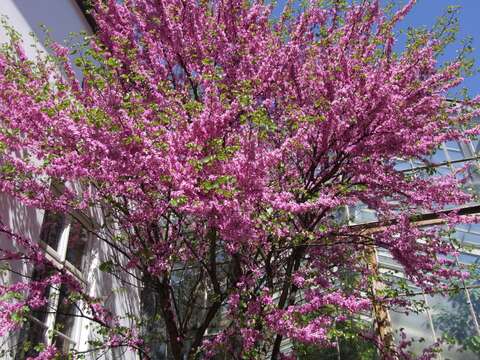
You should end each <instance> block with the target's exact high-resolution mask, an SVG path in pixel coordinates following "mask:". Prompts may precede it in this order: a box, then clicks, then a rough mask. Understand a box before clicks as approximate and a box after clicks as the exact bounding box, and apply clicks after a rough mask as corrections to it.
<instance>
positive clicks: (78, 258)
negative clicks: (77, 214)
mask: <svg viewBox="0 0 480 360" xmlns="http://www.w3.org/2000/svg"><path fill="white" fill-rule="evenodd" d="M87 235H88V234H87V230H86V229H85V227H84V226H83V225H82V224H81V223H80V222H79V221H77V220H75V219H73V220H72V223H71V225H70V232H69V235H68V245H67V255H66V259H67V261H68V262H70V263H71V264H72V265H73V266H75V267H76V268H77V269H79V270H82V268H83V266H82V265H83V260H84V258H85V250H86V247H87V239H88V236H87Z"/></svg>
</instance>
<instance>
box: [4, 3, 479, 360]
mask: <svg viewBox="0 0 480 360" xmlns="http://www.w3.org/2000/svg"><path fill="white" fill-rule="evenodd" d="M413 4H414V1H409V2H408V4H407V5H406V6H405V7H404V8H402V9H401V10H399V11H398V12H396V13H395V12H394V13H391V14H390V13H389V14H387V13H385V12H384V11H383V10H382V9H381V8H380V6H379V3H378V1H374V0H372V1H361V2H359V3H358V4H357V3H354V4H347V2H343V1H332V2H331V3H328V4H327V3H325V4H321V3H318V2H316V1H312V2H307V3H306V4H303V5H301V6H300V5H294V6H290V5H288V6H286V7H285V9H284V11H283V12H282V13H281V14H280V15H278V16H275V15H274V14H273V10H274V5H273V4H266V3H264V2H263V1H240V0H225V1H216V0H213V1H208V0H206V1H204V0H202V1H194V0H166V1H158V0H125V1H123V2H117V1H115V0H108V1H107V0H106V1H100V0H99V1H93V2H92V15H93V17H94V19H95V22H96V24H97V27H98V28H97V30H96V34H95V35H94V36H92V37H89V38H87V41H86V43H85V44H84V46H83V47H80V48H79V49H77V50H74V51H72V52H71V53H69V50H67V49H66V48H64V47H62V46H60V45H58V44H55V43H52V44H50V50H51V53H50V54H49V55H48V56H39V57H38V58H37V59H36V60H29V59H28V58H27V57H26V56H25V54H24V50H23V49H22V44H21V41H20V39H19V38H18V36H16V35H15V33H14V32H11V35H12V37H11V43H10V44H9V45H5V46H4V47H3V48H2V50H1V51H0V118H1V129H0V151H1V173H0V189H1V191H2V192H4V193H6V194H8V195H9V196H12V197H14V198H15V199H17V200H18V201H20V202H21V203H23V204H25V205H27V206H29V207H34V208H38V209H45V211H46V212H48V213H50V214H69V215H70V216H73V217H78V218H79V219H82V221H81V222H82V224H83V226H84V227H85V228H86V229H87V230H88V231H89V232H90V233H91V235H92V237H93V241H95V242H102V243H104V244H105V246H107V247H108V248H109V253H110V254H112V255H111V258H109V259H108V260H107V261H105V262H103V263H102V264H101V265H100V269H101V270H102V271H104V272H107V273H109V274H110V275H111V276H113V277H116V278H118V279H121V280H122V281H123V282H124V284H125V287H126V288H127V289H128V290H129V291H132V292H136V293H137V294H139V298H140V299H141V302H142V305H141V309H140V310H139V311H137V312H132V313H126V314H117V313H112V312H109V311H108V307H106V306H104V305H105V299H99V298H92V297H90V296H89V295H88V284H87V285H84V284H82V283H79V282H77V281H76V280H75V279H74V278H73V277H72V276H71V275H69V273H68V272H67V271H66V270H65V268H64V267H59V266H57V265H56V264H54V263H52V262H51V261H50V260H49V259H48V258H47V257H46V256H45V255H43V252H42V251H41V250H40V248H39V246H38V245H37V239H28V238H27V237H25V236H22V235H21V234H18V233H16V231H15V229H9V228H8V227H7V226H5V225H3V226H2V228H1V231H2V232H3V234H4V236H5V237H7V238H8V239H10V244H14V245H15V247H14V250H2V251H1V258H2V260H4V261H9V262H10V263H14V262H25V263H27V264H29V265H30V266H31V268H34V269H35V270H33V271H34V276H32V275H29V276H28V277H26V280H25V279H24V280H22V281H20V282H18V283H15V284H8V285H5V286H2V287H1V288H0V294H1V299H0V304H1V306H0V315H1V319H2V328H1V329H0V333H2V334H5V333H7V332H10V331H14V330H18V329H20V328H22V327H23V326H25V324H26V323H27V322H28V320H27V319H28V317H29V316H30V314H31V313H33V312H35V311H41V309H42V307H44V306H45V304H46V302H47V299H46V289H47V288H48V287H62V288H63V289H64V291H67V292H68V294H69V296H68V297H66V300H65V301H67V302H68V301H70V302H75V303H76V304H77V307H78V308H79V312H78V311H77V312H76V313H75V314H64V315H72V316H73V315H75V316H84V317H87V318H88V319H90V320H91V321H92V322H94V323H96V325H97V329H98V339H97V340H95V341H93V342H92V348H94V347H95V348H102V349H108V348H123V347H128V348H131V349H134V350H135V351H137V352H138V354H139V356H140V357H141V358H142V359H153V358H155V356H156V355H155V351H156V350H155V349H156V348H158V346H160V344H163V343H165V344H167V347H168V350H169V351H168V352H169V354H170V356H171V357H172V358H173V359H185V358H187V359H199V358H212V357H215V356H224V357H225V358H232V359H253V358H271V359H280V358H282V357H285V356H292V357H295V356H296V355H295V353H294V352H292V353H289V354H282V351H281V345H282V344H288V343H290V344H293V347H292V349H299V348H300V347H301V346H315V347H317V348H328V347H332V346H335V344H336V343H338V342H341V341H343V340H344V339H345V338H347V337H349V336H350V337H351V336H352V331H353V332H354V334H355V336H358V337H361V338H364V339H365V340H368V341H371V342H372V344H373V345H374V346H375V348H377V350H376V352H377V353H378V354H379V356H380V357H383V358H399V357H402V356H406V355H404V353H403V350H402V348H401V347H400V348H398V349H397V348H396V347H395V345H394V340H393V334H392V333H391V331H389V330H388V326H386V325H388V324H387V323H388V316H387V311H388V309H389V308H390V307H391V306H397V305H406V304H408V302H409V301H408V298H406V297H402V296H401V292H400V290H398V291H397V290H394V288H393V285H392V287H391V288H390V287H389V283H388V281H387V279H382V277H381V276H382V275H381V274H380V272H379V271H378V266H377V264H376V262H375V249H378V248H381V249H385V250H387V251H389V252H390V253H391V254H392V256H393V258H394V259H395V260H396V261H397V262H398V263H399V264H400V265H401V266H402V267H403V270H404V274H405V278H406V280H408V281H409V282H410V283H411V284H413V285H415V286H417V287H419V288H420V289H422V291H424V292H425V293H430V292H439V291H440V292H441V291H446V290H447V289H449V288H450V286H451V285H452V283H455V282H456V281H462V279H463V278H464V277H465V276H466V274H465V273H464V272H463V271H462V269H461V268H458V267H457V266H456V263H455V260H454V259H455V254H456V251H457V249H456V248H455V247H454V246H453V245H452V243H451V242H449V241H447V240H446V237H445V236H444V235H445V229H446V228H447V229H448V228H449V227H450V226H452V225H453V224H455V223H456V222H458V221H463V222H468V221H473V220H474V219H470V218H468V217H465V216H462V215H461V214H459V213H458V212H455V211H453V212H444V213H442V215H441V218H442V221H443V222H444V224H445V226H444V227H441V228H431V227H430V228H423V227H420V226H417V223H416V219H418V216H421V215H419V214H422V213H438V212H439V211H441V210H444V209H445V207H446V206H460V205H463V204H466V203H467V202H470V201H472V196H471V195H469V194H468V193H466V192H465V187H464V186H463V180H462V181H461V180H458V178H459V177H455V176H453V175H448V176H441V175H435V174H434V175H433V176H431V177H428V178H426V177H422V176H414V175H412V174H411V173H405V172H400V171H398V170H397V169H396V164H397V159H412V158H415V159H418V160H419V161H424V162H425V163H426V164H430V163H429V161H428V159H429V156H430V155H431V154H432V153H433V152H434V151H435V150H436V149H437V148H438V146H439V145H440V144H441V143H442V142H444V141H449V140H461V139H464V138H467V137H469V136H472V135H474V134H476V133H477V129H476V128H475V127H472V126H471V125H470V124H471V122H470V120H471V118H472V117H473V116H474V115H475V114H476V110H475V107H476V105H477V102H476V101H475V100H473V101H470V102H468V103H465V104H464V106H462V107H458V106H452V105H451V103H449V102H447V101H446V94H447V91H448V90H449V89H450V88H452V87H454V86H456V85H458V84H459V83H460V82H461V78H460V69H461V63H460V62H455V61H453V62H451V63H449V64H447V65H444V66H441V67H440V66H438V65H437V63H436V54H437V52H438V51H439V48H440V47H441V45H442V44H441V43H440V42H439V41H438V40H437V39H435V37H434V36H433V35H432V34H431V33H428V32H425V33H420V34H417V36H416V37H415V38H414V40H413V41H410V42H409V43H408V46H407V47H406V48H405V50H404V51H401V52H399V51H398V50H396V48H395V33H394V27H395V26H396V24H397V23H398V22H399V21H401V20H402V18H403V17H404V16H405V15H406V14H407V13H408V11H409V10H410V9H411V8H412V6H413ZM75 53H76V54H75ZM70 55H72V56H75V57H77V58H76V60H75V62H74V64H72V63H71V62H70V60H69V59H70ZM75 68H76V69H77V71H80V72H81V73H82V76H81V80H80V79H79V77H78V76H76V74H75V71H76V70H75ZM465 171H467V169H465ZM463 178H464V177H463ZM359 204H362V206H366V207H368V208H369V209H371V210H373V211H374V212H375V214H376V218H377V221H376V226H375V228H372V227H371V226H370V227H367V226H350V225H349V220H350V219H348V217H346V216H345V209H346V208H349V207H355V206H358V205H359ZM397 288H398V287H397ZM65 289H66V290H65ZM78 304H81V305H78ZM360 314H373V317H372V318H373V320H374V323H375V327H373V328H372V329H370V328H363V329H361V328H359V327H356V326H354V325H352V324H355V319H357V318H358V317H359V315H360ZM125 319H127V320H125ZM122 321H123V322H122ZM125 321H127V322H128V326H125V325H124V324H125ZM121 324H123V325H121ZM37 349H38V350H40V348H37ZM55 353H57V355H55ZM67 355H68V354H63V355H62V354H60V352H59V351H58V352H57V351H56V350H55V348H54V347H47V348H46V349H44V351H43V352H42V353H41V354H40V355H39V356H41V358H42V359H44V358H53V357H55V356H57V357H61V356H67ZM70 355H71V354H70Z"/></svg>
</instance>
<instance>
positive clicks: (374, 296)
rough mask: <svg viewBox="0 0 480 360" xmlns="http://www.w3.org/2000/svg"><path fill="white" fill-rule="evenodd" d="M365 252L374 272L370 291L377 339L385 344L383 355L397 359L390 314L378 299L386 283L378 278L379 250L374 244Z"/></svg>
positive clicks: (370, 268) (368, 264)
mask: <svg viewBox="0 0 480 360" xmlns="http://www.w3.org/2000/svg"><path fill="white" fill-rule="evenodd" d="M365 253H366V261H367V266H368V268H369V270H370V272H371V274H372V282H371V289H370V291H371V301H372V313H373V314H372V315H373V323H374V328H375V332H376V340H377V343H378V344H379V345H381V346H383V355H387V356H389V357H390V358H392V359H396V356H395V342H394V337H393V329H392V324H391V320H390V314H389V312H388V308H387V307H386V306H385V304H384V303H383V302H382V301H381V300H380V301H379V300H378V298H379V296H378V294H379V293H381V292H382V290H383V289H384V288H385V284H383V283H382V282H381V281H379V280H378V276H379V270H378V257H377V251H376V249H375V247H374V246H369V247H368V248H367V250H366V251H365Z"/></svg>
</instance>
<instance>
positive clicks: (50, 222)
mask: <svg viewBox="0 0 480 360" xmlns="http://www.w3.org/2000/svg"><path fill="white" fill-rule="evenodd" d="M64 227H65V215H64V214H61V213H54V212H51V211H45V216H44V218H43V224H42V230H41V232H40V239H41V240H42V241H43V242H44V243H46V244H47V245H48V246H50V247H51V248H53V249H54V250H58V244H59V242H60V237H61V236H62V232H63V229H64Z"/></svg>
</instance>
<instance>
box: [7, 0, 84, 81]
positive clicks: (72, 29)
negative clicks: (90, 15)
mask: <svg viewBox="0 0 480 360" xmlns="http://www.w3.org/2000/svg"><path fill="white" fill-rule="evenodd" d="M0 2H2V4H0V13H2V15H7V16H8V17H9V23H10V25H12V26H13V27H14V28H15V30H17V31H19V32H20V33H21V34H22V35H23V37H24V39H25V40H26V41H25V44H26V47H28V46H29V44H31V43H32V41H31V40H29V39H27V38H26V37H27V36H28V34H29V33H30V32H32V31H33V32H34V33H35V34H36V35H37V37H38V39H39V40H40V42H41V43H44V41H45V39H46V34H45V31H44V29H43V27H45V28H46V29H48V32H49V36H50V37H51V39H53V40H54V41H56V42H58V43H60V44H63V45H68V43H71V44H74V43H78V42H79V40H81V38H80V37H79V36H78V33H79V32H80V31H87V32H88V33H91V28H90V25H89V24H88V22H87V20H86V19H85V16H84V14H83V13H82V11H81V10H80V8H79V7H78V5H77V4H76V1H75V0H61V1H59V0H42V1H38V0H0ZM72 34H77V36H74V37H72ZM27 53H30V54H32V55H33V53H31V52H29V51H27ZM74 68H75V66H74ZM75 71H76V74H77V76H78V77H79V78H80V77H81V72H80V71H79V70H78V69H76V68H75Z"/></svg>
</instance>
